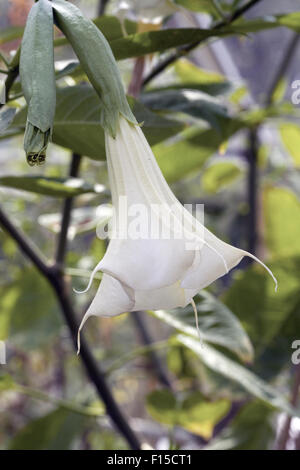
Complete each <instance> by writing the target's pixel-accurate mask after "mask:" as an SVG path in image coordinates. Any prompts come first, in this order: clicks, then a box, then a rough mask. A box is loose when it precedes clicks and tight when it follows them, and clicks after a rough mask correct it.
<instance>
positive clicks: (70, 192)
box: [0, 175, 105, 197]
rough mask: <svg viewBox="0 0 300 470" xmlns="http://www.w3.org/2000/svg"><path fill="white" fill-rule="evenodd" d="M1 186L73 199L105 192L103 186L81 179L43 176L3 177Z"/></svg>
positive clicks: (0, 181) (0, 178)
mask: <svg viewBox="0 0 300 470" xmlns="http://www.w3.org/2000/svg"><path fill="white" fill-rule="evenodd" d="M0 186H8V187H10V188H15V189H21V190H23V191H30V192H33V193H37V194H44V195H45V196H52V197H73V196H79V195H80V194H85V193H96V194H102V193H104V192H105V187H104V186H103V185H102V184H96V185H91V184H89V183H86V182H85V181H83V180H82V179H80V178H49V177H45V176H42V175H39V176H37V175H34V176H32V175H27V176H1V177H0Z"/></svg>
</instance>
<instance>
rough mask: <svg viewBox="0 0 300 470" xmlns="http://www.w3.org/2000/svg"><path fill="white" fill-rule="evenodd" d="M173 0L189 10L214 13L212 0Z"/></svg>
mask: <svg viewBox="0 0 300 470" xmlns="http://www.w3.org/2000/svg"><path fill="white" fill-rule="evenodd" d="M217 1H218V0H217ZM174 2H175V3H176V4H177V5H180V6H182V7H184V8H187V9H188V10H191V11H196V12H197V11H201V12H204V13H210V14H215V13H216V9H215V8H214V6H213V2H212V0H174Z"/></svg>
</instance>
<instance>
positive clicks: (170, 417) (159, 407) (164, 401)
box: [146, 389, 178, 426]
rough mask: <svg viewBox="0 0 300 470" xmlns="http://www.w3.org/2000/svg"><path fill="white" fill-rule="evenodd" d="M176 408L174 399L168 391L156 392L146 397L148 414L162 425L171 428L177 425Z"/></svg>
mask: <svg viewBox="0 0 300 470" xmlns="http://www.w3.org/2000/svg"><path fill="white" fill-rule="evenodd" d="M176 406H177V404H176V397H175V395H173V393H172V392H171V391H170V390H167V389H165V390H156V391H154V392H152V393H150V394H149V395H148V396H147V402H146V408H147V411H148V413H149V414H151V416H153V418H154V419H156V420H157V421H160V422H163V423H164V424H169V425H171V426H175V425H176V424H178V420H177V416H176Z"/></svg>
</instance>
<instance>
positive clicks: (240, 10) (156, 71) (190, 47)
mask: <svg viewBox="0 0 300 470" xmlns="http://www.w3.org/2000/svg"><path fill="white" fill-rule="evenodd" d="M260 1H261V0H250V1H249V2H248V3H246V4H245V5H244V6H242V7H240V8H237V10H236V11H235V12H234V13H233V14H232V15H231V16H229V17H228V18H226V19H224V20H222V21H220V22H218V23H217V24H216V25H215V26H214V28H213V29H214V30H216V31H218V30H219V29H221V28H223V27H224V26H227V25H229V24H231V23H233V22H234V21H235V20H237V19H238V18H240V17H241V16H242V15H243V14H244V13H245V12H246V11H248V10H250V8H252V7H253V6H254V5H256V4H257V3H259V2H260ZM204 41H205V39H202V40H200V41H197V42H193V43H192V44H189V45H187V46H184V47H180V48H178V49H177V50H176V52H174V53H173V54H170V56H169V57H167V58H166V59H165V60H163V61H162V62H160V63H159V64H158V65H156V66H155V67H154V68H153V70H152V71H151V72H150V73H149V75H148V76H147V77H145V79H144V81H143V87H144V86H145V85H147V84H148V83H149V82H150V81H151V80H153V79H154V78H155V77H157V75H159V74H160V73H161V72H163V71H164V70H165V69H166V68H167V67H168V66H169V65H171V64H173V63H174V62H176V60H178V59H180V58H181V57H183V56H185V55H186V54H188V53H189V52H191V51H192V50H193V49H195V48H196V47H197V46H199V44H201V43H202V42H204Z"/></svg>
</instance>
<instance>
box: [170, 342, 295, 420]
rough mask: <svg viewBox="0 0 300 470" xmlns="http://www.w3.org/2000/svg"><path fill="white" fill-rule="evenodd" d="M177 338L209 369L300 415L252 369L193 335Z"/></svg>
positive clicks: (264, 399) (274, 404) (291, 413)
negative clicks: (202, 343)
mask: <svg viewBox="0 0 300 470" xmlns="http://www.w3.org/2000/svg"><path fill="white" fill-rule="evenodd" d="M177 339H178V341H179V342H180V343H182V344H183V345H184V346H186V347H187V348H189V349H191V350H192V351H193V352H194V353H195V354H196V355H197V356H198V357H199V358H200V359H201V361H202V362H203V363H204V364H205V365H206V366H207V367H208V368H209V369H212V370H213V371H215V372H217V373H219V374H221V375H222V376H224V377H226V378H228V379H229V380H232V381H234V382H236V383H237V384H238V385H240V386H241V387H242V388H244V389H245V390H246V391H247V392H248V393H250V394H252V395H254V396H256V397H257V398H259V399H261V400H262V401H265V402H266V403H269V404H270V405H271V406H273V407H274V408H277V409H280V410H283V411H285V412H286V413H288V414H290V415H294V416H300V412H297V411H296V410H295V409H294V408H293V407H292V406H290V404H289V403H288V401H287V400H285V398H283V396H282V395H281V394H280V393H278V392H277V390H275V389H274V388H273V387H271V386H270V385H269V384H267V383H266V382H264V381H263V380H262V379H261V378H259V377H258V376H257V375H256V374H254V373H253V372H251V371H250V370H248V369H246V368H245V367H243V366H242V365H240V364H238V363H237V362H234V361H233V360H232V359H229V358H228V357H227V356H225V355H224V354H222V353H221V352H220V351H217V350H216V349H214V348H213V347H211V346H209V345H208V344H205V345H201V343H200V342H199V341H197V340H195V339H194V338H192V337H191V336H187V335H182V334H180V335H178V336H177Z"/></svg>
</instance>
